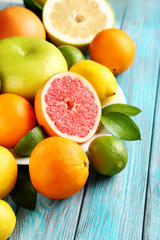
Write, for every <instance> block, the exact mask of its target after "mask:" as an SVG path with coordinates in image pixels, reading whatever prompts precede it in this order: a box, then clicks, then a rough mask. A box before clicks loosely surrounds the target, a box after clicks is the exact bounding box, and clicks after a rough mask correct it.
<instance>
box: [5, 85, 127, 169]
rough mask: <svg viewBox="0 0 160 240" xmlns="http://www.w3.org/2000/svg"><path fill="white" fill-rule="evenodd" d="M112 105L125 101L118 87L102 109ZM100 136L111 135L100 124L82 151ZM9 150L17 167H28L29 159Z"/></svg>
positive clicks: (84, 144)
mask: <svg viewBox="0 0 160 240" xmlns="http://www.w3.org/2000/svg"><path fill="white" fill-rule="evenodd" d="M113 103H126V99H125V96H124V94H123V91H122V89H121V88H120V87H119V86H117V93H116V94H115V96H114V97H113V98H112V99H111V100H110V101H109V102H107V104H105V105H103V106H102V108H103V107H105V106H108V105H111V104H113ZM102 135H111V134H110V133H109V132H108V131H107V130H106V129H105V128H104V127H103V125H102V124H100V126H99V128H98V130H97V132H96V134H95V135H94V136H93V137H92V138H91V139H90V140H89V141H87V142H85V143H83V144H81V146H82V148H83V149H84V151H85V152H87V151H88V147H89V144H90V142H91V141H92V140H93V139H94V138H95V137H98V136H102ZM9 150H10V151H11V152H12V154H13V155H14V157H15V158H16V162H17V164H19V165H28V164H29V157H19V156H17V155H16V154H15V153H14V152H13V151H12V149H9Z"/></svg>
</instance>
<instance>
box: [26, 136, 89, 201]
mask: <svg viewBox="0 0 160 240" xmlns="http://www.w3.org/2000/svg"><path fill="white" fill-rule="evenodd" d="M29 173H30V178H31V182H32V184H33V186H34V187H35V189H36V190H37V191H38V192H39V193H41V194H42V195H43V196H45V197H48V198H52V199H62V198H67V197H70V196H72V195H73V194H75V193H77V192H78V191H79V190H80V189H81V188H82V187H83V186H84V184H85V183H86V180H87V178H88V174H89V162H88V158H87V156H86V153H85V151H84V150H83V148H82V147H81V146H80V145H79V144H77V143H75V142H74V141H72V140H70V139H67V138H63V137H49V138H46V139H44V140H43V141H41V142H40V143H39V144H38V145H37V146H36V147H35V148H34V150H33V152H32V154H31V157H30V161H29Z"/></svg>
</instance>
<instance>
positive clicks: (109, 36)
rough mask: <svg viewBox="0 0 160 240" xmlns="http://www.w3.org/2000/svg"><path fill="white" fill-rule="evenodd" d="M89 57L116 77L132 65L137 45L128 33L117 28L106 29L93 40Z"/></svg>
mask: <svg viewBox="0 0 160 240" xmlns="http://www.w3.org/2000/svg"><path fill="white" fill-rule="evenodd" d="M89 55H90V58H91V59H92V60H94V61H96V62H98V63H101V64H103V65H105V66H106V67H108V68H109V69H110V70H111V71H112V72H113V74H115V75H116V74H119V73H122V72H124V71H126V70H127V69H128V68H129V67H130V65H131V64H132V62H133V60H134V57H135V44H134V42H133V40H132V39H131V38H130V36H129V35H128V34H127V33H126V32H124V31H122V30H120V29H116V28H110V29H105V30H103V31H101V32H99V33H98V34H97V35H96V36H95V37H94V39H93V40H92V42H91V44H90V46H89Z"/></svg>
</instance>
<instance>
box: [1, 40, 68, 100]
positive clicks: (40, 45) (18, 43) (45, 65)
mask: <svg viewBox="0 0 160 240" xmlns="http://www.w3.org/2000/svg"><path fill="white" fill-rule="evenodd" d="M67 70H68V67H67V63H66V60H65V59H64V57H63V55H62V54H61V52H60V51H59V49H58V48H57V47H55V46H54V45H53V44H51V43H49V42H47V41H45V40H42V39H38V38H31V37H11V38H6V39H2V40H0V80H1V92H2V93H8V92H10V93H16V94H18V95H21V96H22V97H24V98H26V99H28V100H29V101H33V100H34V97H35V94H36V92H37V90H38V89H39V87H40V86H41V85H42V84H43V83H44V82H45V81H46V80H47V79H48V78H49V77H50V76H51V75H53V74H55V73H58V72H64V71H67Z"/></svg>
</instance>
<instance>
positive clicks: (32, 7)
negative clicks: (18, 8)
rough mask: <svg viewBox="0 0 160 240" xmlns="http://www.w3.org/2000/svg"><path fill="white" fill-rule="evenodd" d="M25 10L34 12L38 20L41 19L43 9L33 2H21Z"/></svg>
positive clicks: (27, 0) (32, 0)
mask: <svg viewBox="0 0 160 240" xmlns="http://www.w3.org/2000/svg"><path fill="white" fill-rule="evenodd" d="M23 3H24V5H25V7H26V8H28V9H29V10H31V11H32V12H34V13H35V14H36V15H37V16H38V17H39V18H40V19H42V9H43V7H42V6H41V5H39V4H38V3H37V2H35V1H34V0H23Z"/></svg>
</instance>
